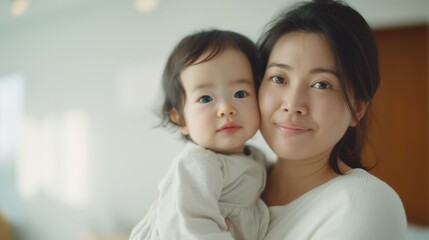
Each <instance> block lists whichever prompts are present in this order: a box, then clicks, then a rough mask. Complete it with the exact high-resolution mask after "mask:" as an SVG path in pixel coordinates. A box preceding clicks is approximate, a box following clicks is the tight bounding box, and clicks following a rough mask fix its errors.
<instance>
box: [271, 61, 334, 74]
mask: <svg viewBox="0 0 429 240" xmlns="http://www.w3.org/2000/svg"><path fill="white" fill-rule="evenodd" d="M271 67H278V68H282V69H285V70H292V69H293V67H292V66H290V65H288V64H284V63H276V62H273V63H270V64H268V66H267V69H268V68H271ZM316 73H329V74H333V75H335V76H336V77H338V72H337V71H335V70H332V69H330V68H314V69H312V70H311V71H310V74H316Z"/></svg>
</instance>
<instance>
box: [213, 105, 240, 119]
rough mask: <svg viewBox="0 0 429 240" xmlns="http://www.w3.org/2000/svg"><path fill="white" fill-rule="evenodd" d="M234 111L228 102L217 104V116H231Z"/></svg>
mask: <svg viewBox="0 0 429 240" xmlns="http://www.w3.org/2000/svg"><path fill="white" fill-rule="evenodd" d="M236 113H237V112H236V110H235V108H234V106H233V105H232V104H230V103H228V102H223V103H221V104H220V106H219V109H218V112H217V116H218V117H225V116H233V115H235V114H236Z"/></svg>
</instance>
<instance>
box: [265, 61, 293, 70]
mask: <svg viewBox="0 0 429 240" xmlns="http://www.w3.org/2000/svg"><path fill="white" fill-rule="evenodd" d="M271 67H278V68H282V69H286V70H291V69H292V67H291V66H290V65H287V64H284V63H276V62H273V63H270V64H268V66H267V68H271Z"/></svg>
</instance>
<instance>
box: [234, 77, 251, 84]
mask: <svg viewBox="0 0 429 240" xmlns="http://www.w3.org/2000/svg"><path fill="white" fill-rule="evenodd" d="M243 83H244V84H248V85H252V83H253V81H252V80H251V79H247V78H241V79H238V80H235V81H233V82H232V84H234V85H237V84H243Z"/></svg>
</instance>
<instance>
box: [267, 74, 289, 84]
mask: <svg viewBox="0 0 429 240" xmlns="http://www.w3.org/2000/svg"><path fill="white" fill-rule="evenodd" d="M270 79H271V81H273V82H274V83H275V84H284V83H285V79H284V78H282V77H280V76H272V77H270Z"/></svg>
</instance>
